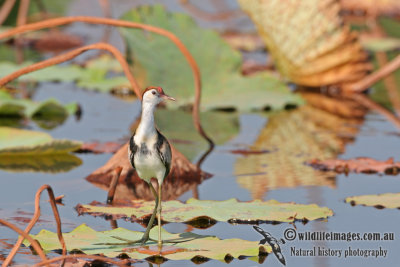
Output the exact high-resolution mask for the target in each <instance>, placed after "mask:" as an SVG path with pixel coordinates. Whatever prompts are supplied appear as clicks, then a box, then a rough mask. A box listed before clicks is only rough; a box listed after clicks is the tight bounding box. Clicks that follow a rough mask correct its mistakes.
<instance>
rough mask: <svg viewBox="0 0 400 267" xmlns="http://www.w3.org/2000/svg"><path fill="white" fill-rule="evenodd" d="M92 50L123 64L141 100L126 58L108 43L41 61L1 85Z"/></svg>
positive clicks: (86, 47)
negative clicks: (99, 51) (104, 53)
mask: <svg viewBox="0 0 400 267" xmlns="http://www.w3.org/2000/svg"><path fill="white" fill-rule="evenodd" d="M92 49H102V50H107V51H109V52H111V53H112V54H113V55H114V56H115V58H116V59H117V60H118V61H119V63H120V64H121V66H122V68H123V70H124V73H125V76H126V77H127V78H128V80H129V82H130V84H131V86H132V88H133V90H134V91H135V93H136V95H137V96H138V97H139V98H141V93H140V92H141V90H140V87H139V85H138V83H137V82H136V80H135V78H134V77H133V75H132V74H131V72H130V70H129V65H128V63H127V62H126V60H125V58H124V56H123V55H122V54H121V52H119V50H118V49H116V48H115V47H114V46H112V45H110V44H106V43H96V44H91V45H86V46H83V47H80V48H77V49H74V50H72V51H70V52H67V53H64V54H61V55H58V56H55V57H52V58H49V59H46V60H43V61H40V62H38V63H34V64H32V65H30V66H26V67H24V68H21V69H19V70H17V71H15V72H13V73H11V74H9V75H7V76H5V77H3V78H1V79H0V85H4V84H6V83H8V82H10V81H12V80H14V79H16V78H18V77H19V76H22V75H24V74H27V73H30V72H33V71H36V70H39V69H43V68H46V67H49V66H52V65H55V64H59V63H61V62H65V61H67V60H70V59H72V58H75V57H77V56H78V55H80V54H82V53H83V52H85V51H88V50H92Z"/></svg>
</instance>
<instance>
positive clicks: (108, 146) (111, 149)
mask: <svg viewBox="0 0 400 267" xmlns="http://www.w3.org/2000/svg"><path fill="white" fill-rule="evenodd" d="M122 146H123V144H121V143H117V142H105V143H99V142H93V143H84V144H83V145H82V146H81V147H80V148H79V150H77V151H76V152H77V153H95V154H100V153H115V152H117V151H118V149H120V148H121V147H122Z"/></svg>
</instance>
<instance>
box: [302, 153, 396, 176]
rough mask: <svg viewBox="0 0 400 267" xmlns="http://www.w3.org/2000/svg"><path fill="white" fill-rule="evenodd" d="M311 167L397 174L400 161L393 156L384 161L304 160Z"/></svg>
mask: <svg viewBox="0 0 400 267" xmlns="http://www.w3.org/2000/svg"><path fill="white" fill-rule="evenodd" d="M306 163H307V164H308V165H311V166H312V167H314V168H316V169H319V170H323V171H328V170H333V171H336V172H338V173H343V172H344V173H349V172H356V173H385V174H391V175H397V174H398V173H399V172H400V162H395V161H394V160H393V158H390V159H388V160H386V161H381V160H375V159H371V158H367V157H360V158H355V159H347V160H346V159H327V160H318V159H312V160H310V161H308V162H306Z"/></svg>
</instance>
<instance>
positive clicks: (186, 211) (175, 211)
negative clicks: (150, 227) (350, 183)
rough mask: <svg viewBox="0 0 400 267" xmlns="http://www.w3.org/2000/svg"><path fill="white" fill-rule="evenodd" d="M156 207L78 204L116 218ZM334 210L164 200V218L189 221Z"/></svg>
mask: <svg viewBox="0 0 400 267" xmlns="http://www.w3.org/2000/svg"><path fill="white" fill-rule="evenodd" d="M153 209H154V202H153V201H142V200H133V201H132V206H131V207H127V206H123V207H118V206H98V205H78V207H77V210H78V212H79V213H80V214H82V213H83V214H91V215H95V216H97V215H107V216H115V218H121V217H125V218H133V219H134V218H137V219H143V218H144V217H148V216H149V215H150V214H151V213H152V211H153ZM332 215H333V211H332V210H331V209H329V208H326V207H319V206H317V205H315V204H310V205H303V204H295V203H280V202H278V201H276V200H269V201H259V200H255V201H252V202H239V201H237V200H236V199H229V200H225V201H213V200H197V199H193V198H192V199H189V200H188V201H187V202H186V203H182V202H179V201H176V200H172V201H166V202H163V212H162V219H163V220H164V221H166V222H189V221H194V220H196V219H197V218H199V217H210V218H212V219H214V220H217V221H229V222H239V221H240V222H249V223H251V222H254V221H260V220H261V221H274V222H293V221H295V220H305V221H311V220H316V219H322V218H328V217H329V216H332Z"/></svg>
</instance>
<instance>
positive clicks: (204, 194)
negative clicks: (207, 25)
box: [0, 1, 400, 266]
mask: <svg viewBox="0 0 400 267" xmlns="http://www.w3.org/2000/svg"><path fill="white" fill-rule="evenodd" d="M77 2H79V1H77ZM80 2H82V1H80ZM89 2H91V1H89ZM122 2H123V3H127V1H122ZM170 2H172V1H170ZM121 6H123V4H121ZM171 6H172V8H173V7H174V5H173V4H171ZM119 8H121V9H123V8H124V7H119ZM69 12H70V13H73V14H75V13H74V12H78V11H77V4H76V3H75V4H73V5H71V8H70V11H69ZM97 12H98V11H97ZM90 15H93V14H90ZM74 27H75V28H74ZM76 27H77V26H73V27H71V28H70V30H71V32H74V31H76V29H77V28H76ZM82 31H84V30H82ZM88 38H89V39H90V37H88ZM49 96H52V97H54V98H56V99H58V100H59V101H60V102H62V103H68V102H71V101H78V102H79V104H80V105H81V106H82V108H83V114H82V117H81V119H80V120H77V119H76V118H75V117H73V116H70V117H69V118H68V119H66V121H65V122H64V123H63V124H62V125H60V126H58V127H55V128H53V129H51V130H45V129H42V128H40V127H39V126H38V125H37V124H36V123H35V122H32V121H30V122H27V124H26V125H24V127H25V128H29V129H34V130H40V131H44V132H48V133H49V134H51V135H52V136H53V137H54V138H61V139H62V138H68V139H76V140H81V141H85V142H93V141H99V142H107V141H117V140H127V138H129V136H130V130H129V127H130V124H131V123H133V122H134V120H135V118H136V116H137V115H138V114H139V111H140V103H138V102H137V101H132V100H131V101H127V100H121V99H119V98H116V97H113V96H111V95H107V94H101V93H95V92H91V91H85V90H82V89H80V88H76V87H75V85H74V84H71V83H43V84H40V85H39V87H38V88H37V90H36V92H35V94H34V97H33V99H35V100H43V99H47V98H48V97H49ZM216 114H217V113H216ZM321 114H323V115H321ZM231 115H232V116H235V117H236V118H237V121H238V132H237V133H235V134H233V135H232V136H231V138H229V141H226V142H224V143H222V144H219V145H217V146H216V147H215V149H214V150H213V151H212V153H211V154H210V155H209V156H208V157H207V158H206V160H205V161H204V163H203V164H202V169H203V170H204V171H205V172H208V173H211V174H212V175H213V176H212V177H211V178H209V179H206V180H204V181H203V182H202V183H201V184H199V185H197V186H195V187H194V188H193V190H189V191H187V192H185V193H183V194H181V195H180V196H179V197H178V199H179V200H181V201H186V200H187V199H189V198H191V197H193V196H194V195H198V198H199V199H201V200H226V199H230V198H236V199H238V200H240V201H250V200H253V199H262V200H269V199H276V200H278V201H281V202H291V201H293V202H296V203H302V204H310V203H315V204H318V205H320V206H327V207H329V208H331V209H332V210H333V211H334V216H333V217H330V218H329V219H327V220H319V221H311V222H308V223H306V224H302V223H301V222H297V223H296V224H295V226H296V228H297V231H298V232H307V231H320V232H341V233H342V232H343V233H348V232H352V233H382V234H383V233H395V240H394V241H350V242H348V241H299V240H297V239H296V240H294V241H287V242H286V244H283V245H281V248H282V254H283V255H284V256H285V258H286V262H287V266H338V265H342V266H360V265H363V266H377V265H380V266H395V264H396V263H398V262H399V260H400V254H399V253H398V248H399V247H400V238H399V236H398V233H399V231H398V228H399V224H398V222H399V219H400V213H399V210H396V209H376V208H372V207H364V206H351V205H349V204H346V203H345V202H344V199H345V198H346V197H348V196H354V195H364V194H379V193H387V192H398V190H399V188H400V179H399V177H400V176H388V175H383V176H382V175H378V174H348V175H345V174H340V175H337V174H333V173H322V172H320V171H317V170H314V169H312V168H311V167H309V166H306V165H304V159H305V158H309V157H318V156H319V155H332V156H335V155H339V156H338V157H339V158H343V159H350V158H354V157H359V156H367V157H371V158H374V159H378V160H387V159H388V158H390V157H394V159H395V160H397V161H398V160H399V157H398V155H399V151H400V142H399V141H400V140H399V138H400V135H399V134H398V133H399V129H397V128H395V127H394V126H393V125H392V124H391V123H390V122H388V121H387V120H386V119H385V118H383V117H382V116H380V115H379V114H376V113H368V114H367V115H366V116H365V120H364V121H357V122H355V121H354V120H346V119H343V118H340V117H337V116H336V115H331V114H325V112H323V111H321V113H318V112H315V110H314V109H313V108H312V107H310V106H308V105H307V106H305V107H300V108H297V109H294V110H288V111H282V112H263V113H240V114H237V113H233V114H231ZM310 123H311V124H312V125H311V126H310V125H309V124H310ZM324 124H326V125H324ZM338 127H339V128H338ZM340 127H344V128H345V129H347V130H348V131H349V132H350V133H349V135H351V137H352V138H350V140H348V138H347V139H346V138H344V137H343V136H340V133H343V132H342V131H341V129H342V128H340ZM349 129H350V130H349ZM161 130H163V129H161ZM209 133H210V135H211V136H213V134H215V133H213V132H212V131H209ZM329 140H333V141H332V142H333V143H334V144H332V143H330V141H329ZM328 141H329V142H328ZM184 146H189V149H190V144H188V145H185V144H184V143H182V142H181V143H179V147H180V148H183V149H185V148H184ZM327 147H332V149H333V150H334V151H328V152H327V151H325V148H327ZM238 148H241V149H242V148H243V149H248V148H252V149H257V150H263V149H267V150H269V151H270V152H269V153H265V154H257V155H240V154H233V153H230V151H232V150H235V149H238ZM76 156H77V157H79V158H80V159H81V160H82V162H83V163H82V164H81V165H80V166H77V167H76V168H74V169H72V170H70V171H68V172H60V173H43V172H11V171H5V170H0V177H1V187H0V218H2V219H6V220H9V221H11V222H13V223H16V224H17V225H18V226H20V227H22V228H24V227H25V225H26V224H27V221H28V220H29V218H30V217H31V215H32V212H33V210H34V202H33V200H34V195H35V192H36V190H37V189H38V188H39V187H40V186H41V185H42V184H49V185H51V186H52V188H53V190H54V191H55V194H56V195H61V194H63V195H65V199H64V204H65V205H64V206H59V211H60V214H61V219H62V227H63V231H64V232H67V231H71V230H72V229H74V228H75V227H76V226H78V225H80V224H82V223H86V224H88V225H89V226H90V227H92V228H94V229H95V230H99V231H101V230H109V229H111V228H112V226H111V224H110V221H106V220H105V219H103V218H100V217H98V218H94V217H91V216H78V214H77V212H76V211H75V209H74V208H75V206H76V205H77V204H78V203H81V204H86V203H89V202H92V201H93V200H97V201H101V202H104V201H105V199H106V192H105V191H104V190H102V189H100V188H98V187H96V186H94V185H92V184H91V183H89V182H88V181H86V180H85V179H84V178H85V177H86V176H87V175H89V174H90V173H92V172H93V171H94V170H96V169H97V168H99V167H100V166H102V165H103V164H105V163H106V162H107V160H108V159H109V158H110V157H111V156H112V155H111V154H76ZM200 156H201V153H199V154H196V155H195V156H194V158H193V159H192V161H193V162H195V161H196V160H197V159H198V158H199V157H200ZM44 195H45V194H44ZM46 199H47V197H44V198H43V199H42V202H41V207H42V217H41V221H40V223H38V224H37V225H36V227H35V228H34V229H33V230H32V233H35V234H36V233H37V232H38V231H39V230H40V229H43V228H45V229H48V230H52V231H55V230H56V228H55V224H54V222H53V221H54V219H53V218H52V212H51V208H50V205H49V204H48V203H47V201H46ZM117 223H118V226H120V227H125V228H128V229H131V230H140V231H143V230H144V228H143V227H142V226H141V225H139V224H137V223H131V222H126V221H124V220H118V222H117ZM260 226H261V227H262V228H263V229H264V230H265V231H267V232H269V233H271V234H272V235H273V236H274V237H276V238H281V237H283V234H284V231H285V229H288V228H293V225H291V224H287V223H281V224H276V225H274V224H260ZM164 227H165V229H166V230H167V231H169V232H172V233H180V232H184V231H189V230H190V231H192V232H194V233H198V234H204V235H216V236H218V237H219V238H223V239H225V238H241V239H245V240H253V241H258V240H260V239H261V236H260V235H259V234H258V233H257V232H255V231H254V230H253V228H252V226H251V225H246V224H237V225H235V224H229V223H226V222H218V223H216V224H215V225H214V226H212V227H210V228H207V229H196V228H191V227H190V226H188V225H186V224H183V223H169V224H167V225H165V226H164ZM15 241H16V235H15V234H14V233H13V232H12V231H10V230H8V229H7V228H5V227H0V257H2V256H4V255H7V254H8V252H9V249H10V248H9V247H8V245H9V244H14V242H15ZM313 247H323V248H325V249H328V248H330V249H339V250H341V251H343V253H344V251H345V250H347V249H349V247H350V248H351V249H353V250H356V249H378V250H379V249H380V248H381V249H383V250H387V256H386V257H378V258H373V257H369V258H365V257H349V258H346V259H344V256H343V255H342V256H341V257H335V256H330V257H309V256H294V255H292V248H296V249H300V248H301V249H304V250H307V249H312V248H313ZM37 261H38V258H37V257H35V256H32V255H31V253H30V251H29V249H27V248H22V249H21V250H20V253H19V254H18V255H17V256H16V258H15V263H17V264H32V263H33V262H37ZM226 264H227V263H225V262H219V261H215V260H210V261H207V262H204V263H203V264H202V266H226ZM194 265H195V263H193V262H191V261H167V262H165V263H163V264H162V266H194ZM261 265H268V266H282V265H281V263H279V262H278V260H277V259H276V258H275V256H274V255H272V254H270V255H268V257H267V258H266V259H265V261H264V263H259V262H258V261H257V260H253V259H241V260H238V259H235V260H233V261H232V262H230V263H229V266H261ZM135 266H148V263H147V262H145V261H142V262H138V263H136V264H135Z"/></svg>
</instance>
